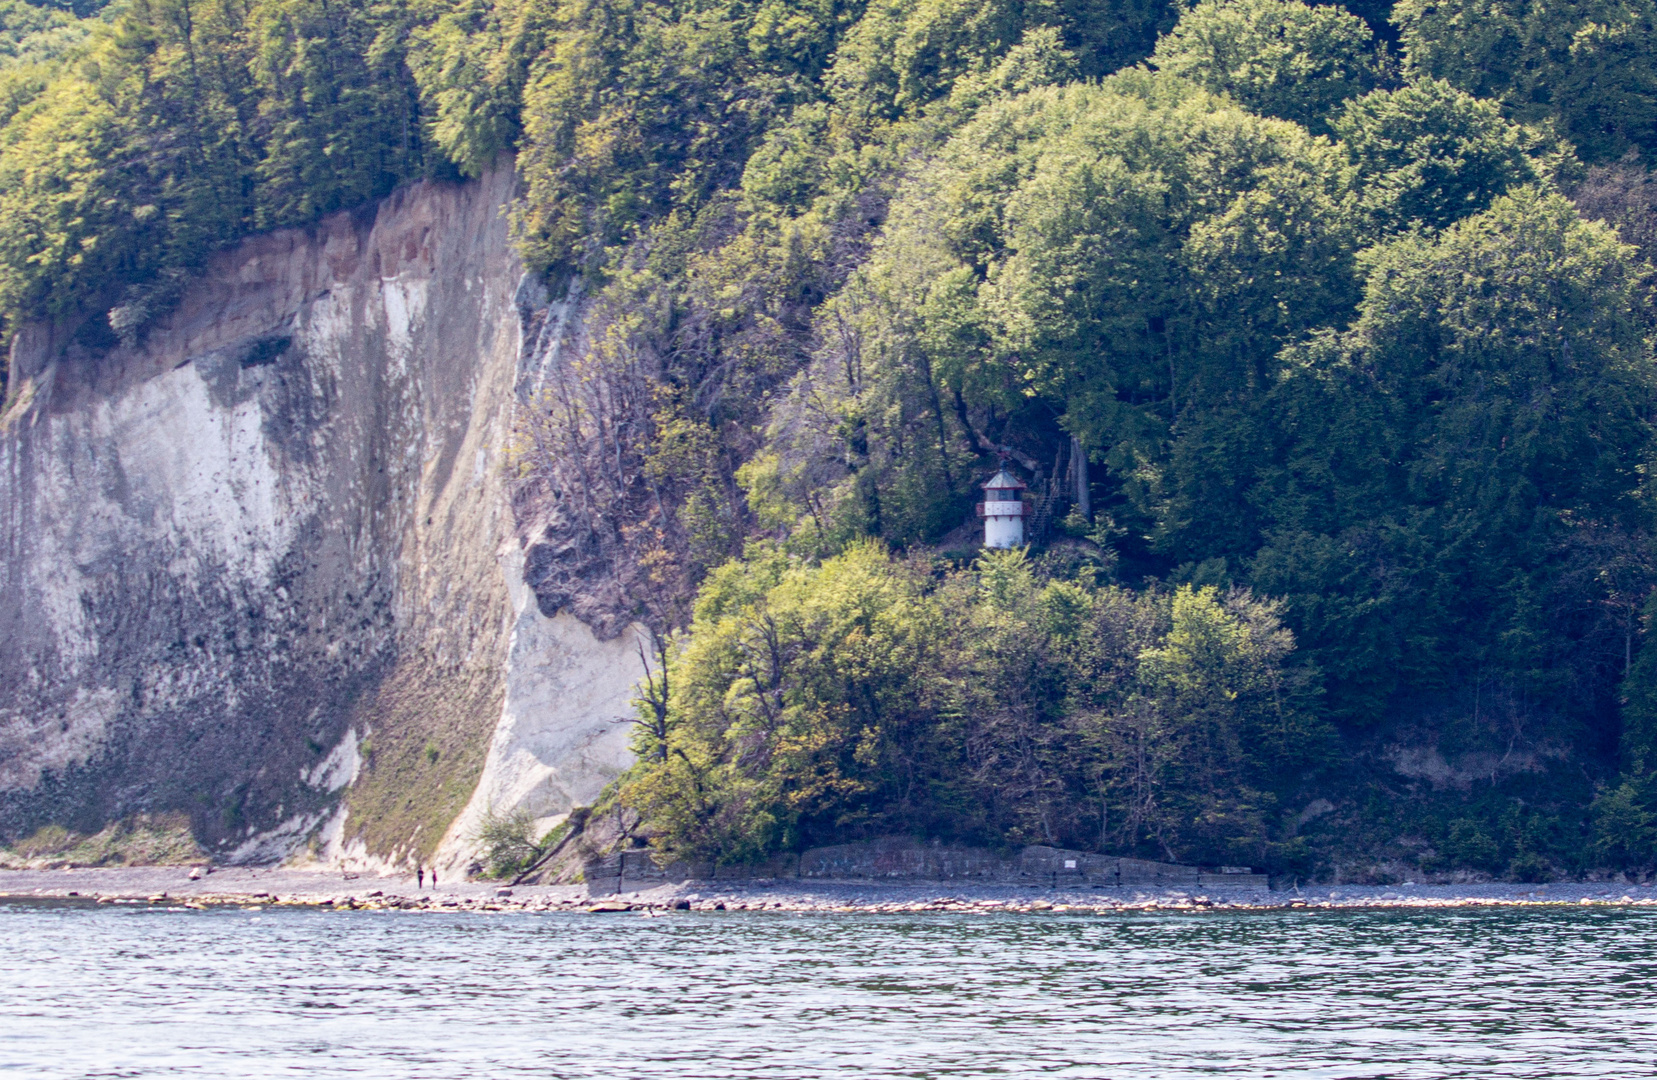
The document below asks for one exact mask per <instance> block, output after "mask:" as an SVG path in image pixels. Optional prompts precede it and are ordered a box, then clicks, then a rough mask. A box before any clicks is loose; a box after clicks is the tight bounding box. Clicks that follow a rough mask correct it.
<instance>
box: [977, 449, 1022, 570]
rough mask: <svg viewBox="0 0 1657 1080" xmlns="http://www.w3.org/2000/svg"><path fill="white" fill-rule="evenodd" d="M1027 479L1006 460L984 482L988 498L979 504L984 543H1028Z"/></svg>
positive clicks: (1006, 545) (995, 545)
mask: <svg viewBox="0 0 1657 1080" xmlns="http://www.w3.org/2000/svg"><path fill="white" fill-rule="evenodd" d="M1024 487H1025V485H1024V481H1022V480H1020V479H1018V478H1017V477H1015V476H1014V475H1013V474H1012V473H1010V472H1008V471H1007V463H1006V461H1005V460H1003V461H1002V462H1001V468H1000V470H999V471H997V472H996V474H995V475H994V476H992V477H990V479H989V481H988V482H986V483H985V484H984V501H983V502H981V503H979V504H978V516H979V517H981V518H983V519H984V546H985V547H990V548H1015V547H1022V546H1023V544H1024V499H1023V497H1022V495H1021V494H1020V493H1021V492H1023V490H1024Z"/></svg>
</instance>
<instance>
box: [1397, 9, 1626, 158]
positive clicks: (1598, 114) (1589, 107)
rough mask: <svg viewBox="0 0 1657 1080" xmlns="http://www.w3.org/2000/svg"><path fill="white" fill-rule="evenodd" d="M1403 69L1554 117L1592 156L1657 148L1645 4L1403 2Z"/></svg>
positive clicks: (1530, 115) (1516, 109)
mask: <svg viewBox="0 0 1657 1080" xmlns="http://www.w3.org/2000/svg"><path fill="white" fill-rule="evenodd" d="M1394 18H1395V19H1396V20H1397V22H1398V24H1399V26H1400V28H1401V30H1402V42H1403V45H1404V49H1405V64H1404V67H1405V71H1406V72H1407V73H1409V74H1410V75H1411V77H1412V78H1420V77H1434V78H1439V79H1444V80H1446V81H1448V82H1450V83H1452V84H1454V85H1455V86H1458V87H1460V88H1461V89H1463V90H1466V91H1467V92H1468V93H1471V94H1474V95H1475V96H1477V97H1481V98H1494V99H1496V100H1499V101H1500V102H1501V103H1502V105H1503V108H1505V109H1506V110H1507V111H1508V113H1509V115H1511V116H1512V117H1513V118H1515V119H1518V120H1522V121H1526V122H1539V121H1548V120H1551V121H1553V122H1555V123H1556V124H1557V125H1558V126H1559V129H1560V130H1561V132H1562V133H1563V134H1564V135H1566V136H1567V137H1568V138H1570V139H1571V141H1572V142H1573V143H1575V144H1576V147H1577V149H1578V151H1579V152H1580V153H1581V154H1582V156H1583V157H1584V158H1585V159H1586V160H1588V161H1591V162H1607V161H1615V160H1617V159H1618V158H1621V157H1622V156H1623V155H1624V154H1625V153H1627V152H1628V151H1629V150H1631V149H1632V150H1636V151H1638V152H1639V153H1640V154H1642V155H1643V156H1645V157H1646V158H1647V160H1648V161H1649V160H1650V159H1651V156H1652V154H1653V153H1657V67H1654V61H1653V55H1654V53H1653V47H1652V46H1653V34H1654V32H1657V23H1654V21H1653V19H1654V9H1653V7H1652V5H1651V4H1650V3H1649V2H1648V0H1636V2H1634V3H1621V2H1619V3H1605V2H1603V0H1449V2H1445V3H1441V2H1438V0H1431V2H1429V0H1402V2H1400V3H1399V4H1398V5H1397V6H1396V8H1395V9H1394Z"/></svg>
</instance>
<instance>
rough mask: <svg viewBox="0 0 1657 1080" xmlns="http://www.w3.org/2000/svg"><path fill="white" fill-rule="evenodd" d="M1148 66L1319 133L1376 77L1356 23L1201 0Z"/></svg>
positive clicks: (1323, 13) (1298, 8) (1228, 0)
mask: <svg viewBox="0 0 1657 1080" xmlns="http://www.w3.org/2000/svg"><path fill="white" fill-rule="evenodd" d="M1151 63H1152V64H1154V65H1155V66H1156V67H1157V68H1158V69H1159V70H1161V71H1166V72H1168V73H1169V74H1171V75H1179V76H1181V77H1183V78H1187V79H1191V80H1192V81H1194V82H1196V83H1199V84H1200V85H1201V86H1203V87H1204V88H1205V89H1207V90H1210V91H1212V92H1214V93H1216V94H1229V95H1230V96H1231V97H1234V98H1236V99H1237V100H1238V101H1239V102H1241V103H1242V104H1243V105H1244V106H1245V107H1246V108H1248V109H1250V110H1252V111H1253V112H1257V113H1261V114H1263V115H1265V116H1277V117H1281V118H1282V119H1284V120H1293V121H1295V122H1297V123H1300V124H1304V125H1306V126H1307V127H1308V128H1310V129H1312V130H1313V131H1316V132H1325V133H1326V132H1327V131H1328V130H1329V129H1328V121H1329V118H1330V117H1331V116H1332V115H1333V114H1334V113H1335V112H1336V111H1337V110H1338V109H1339V108H1340V106H1341V103H1342V102H1343V101H1346V100H1347V99H1348V98H1353V97H1356V96H1358V95H1359V94H1362V93H1364V92H1365V91H1367V90H1369V89H1370V88H1371V87H1373V86H1374V85H1375V84H1376V82H1377V81H1378V80H1379V78H1380V75H1381V64H1380V60H1379V54H1378V53H1377V52H1376V49H1375V45H1374V41H1373V38H1372V36H1371V34H1370V31H1369V27H1367V26H1365V25H1364V22H1363V20H1362V19H1359V18H1357V17H1356V16H1353V15H1350V14H1348V13H1347V12H1346V10H1345V9H1344V8H1340V7H1336V6H1333V5H1320V6H1316V7H1313V6H1311V5H1308V4H1303V3H1301V2H1300V0H1201V2H1200V3H1198V4H1197V5H1196V6H1195V7H1193V8H1191V9H1190V10H1189V11H1187V12H1186V13H1185V14H1184V15H1182V16H1180V20H1179V23H1178V24H1177V25H1175V27H1174V29H1173V30H1172V32H1170V33H1169V34H1167V35H1166V36H1164V37H1163V38H1162V40H1161V41H1159V42H1158V43H1157V47H1156V52H1155V53H1153V54H1152V56H1151Z"/></svg>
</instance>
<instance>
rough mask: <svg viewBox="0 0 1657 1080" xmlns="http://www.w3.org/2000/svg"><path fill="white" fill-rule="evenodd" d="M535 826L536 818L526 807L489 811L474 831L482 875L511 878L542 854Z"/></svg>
mask: <svg viewBox="0 0 1657 1080" xmlns="http://www.w3.org/2000/svg"><path fill="white" fill-rule="evenodd" d="M534 829H535V819H534V817H533V816H531V815H530V813H529V812H528V811H527V810H517V811H514V812H512V813H510V814H496V813H494V812H493V811H491V812H490V813H489V814H488V815H487V816H486V817H485V818H484V819H483V824H482V825H481V826H479V828H478V833H477V840H478V843H479V845H480V846H481V847H482V856H483V858H482V862H483V869H484V874H485V876H487V877H491V878H505V877H511V876H512V875H514V874H516V873H518V872H519V871H521V870H523V869H524V868H525V867H526V866H528V865H529V864H530V863H532V862H534V861H535V857H536V856H537V855H539V854H540V853H541V848H540V845H539V844H537V843H536V841H535V832H534Z"/></svg>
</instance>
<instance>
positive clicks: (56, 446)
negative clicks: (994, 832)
mask: <svg viewBox="0 0 1657 1080" xmlns="http://www.w3.org/2000/svg"><path fill="white" fill-rule="evenodd" d="M512 182H513V181H512V172H511V170H510V168H503V169H500V170H497V171H496V172H494V173H491V174H490V175H489V176H487V177H485V178H484V180H482V181H481V182H479V183H473V184H468V185H463V186H450V185H439V184H419V185H415V186H413V187H411V188H408V189H404V190H402V191H400V192H398V193H397V194H395V195H393V196H392V197H391V198H389V199H387V200H386V201H384V202H383V203H382V204H380V205H379V206H378V207H377V208H371V209H370V210H368V211H365V212H362V213H358V214H355V215H351V214H341V215H336V216H334V217H331V218H329V219H327V220H325V221H323V222H322V223H320V224H319V225H317V226H315V227H314V228H311V229H307V230H289V231H283V232H278V233H273V234H269V235H265V236H261V237H257V238H254V239H252V240H250V241H248V242H246V243H244V244H242V245H241V246H239V247H238V248H236V249H235V250H233V251H229V252H225V253H223V254H221V255H219V256H218V257H216V258H215V259H214V260H213V262H212V263H211V265H210V267H209V268H208V270H207V272H206V273H205V274H203V275H202V277H201V279H200V280H199V281H198V282H197V283H196V284H194V285H193V286H192V287H191V288H190V289H189V290H188V292H187V293H186V295H185V297H184V299H183V301H182V302H181V304H180V305H179V306H178V308H177V309H176V310H175V311H173V312H172V314H171V315H170V316H169V317H167V318H166V319H165V320H163V321H161V322H160V323H158V324H157V325H156V326H155V327H153V328H152V329H151V330H150V331H149V332H148V333H147V334H146V335H145V336H144V338H143V339H142V340H141V341H139V342H135V343H132V344H130V345H127V346H122V347H119V348H116V349H113V350H110V351H105V352H97V351H94V350H90V349H88V348H86V347H84V346H83V345H80V344H77V343H76V342H75V341H74V340H73V339H72V338H70V337H69V336H68V334H67V331H66V330H63V329H54V328H45V327H36V328H32V329H29V330H26V331H24V332H23V333H21V334H20V335H19V337H18V339H17V341H16V344H15V346H14V350H13V357H12V373H13V392H12V396H11V401H10V402H9V405H8V407H7V410H6V412H5V415H4V418H3V421H0V832H4V833H7V834H11V835H14V836H15V835H18V834H20V833H24V832H27V831H28V830H31V829H33V828H35V827H37V826H39V825H41V824H46V823H56V824H63V825H67V826H70V827H78V828H82V829H91V828H93V827H95V826H97V825H98V824H100V823H101V822H104V821H108V820H111V819H114V818H118V817H120V816H122V815H125V814H128V813H132V812H136V811H158V810H181V811H184V812H186V813H188V814H189V815H190V818H191V821H192V825H193V828H194V830H195V832H196V834H197V836H198V838H199V839H200V840H201V841H202V842H203V843H204V844H205V845H206V846H207V847H208V849H209V850H211V851H213V852H215V854H216V855H218V856H219V857H221V858H235V859H242V860H262V859H269V858H276V857H280V856H282V855H285V854H287V853H289V852H290V851H292V850H293V849H294V848H295V847H296V846H299V845H302V844H304V843H306V842H310V843H311V844H312V846H313V847H317V848H319V853H320V854H323V855H324V856H328V855H332V856H333V857H335V858H340V857H344V856H350V855H353V854H354V855H355V856H356V857H358V858H371V859H374V860H391V861H401V860H404V859H407V858H411V857H426V856H429V855H430V854H431V853H432V852H433V851H434V850H435V849H436V848H437V846H438V844H439V842H440V840H441V839H442V837H443V835H444V833H445V831H446V830H447V831H448V832H449V843H448V845H446V847H447V851H446V854H447V855H448V856H449V857H450V858H451V859H452V858H456V857H458V856H459V854H460V850H459V849H461V848H464V846H465V841H466V836H465V834H464V831H463V830H456V829H450V828H449V827H450V825H451V823H452V822H453V821H454V819H455V818H456V815H457V814H458V813H459V812H460V811H461V810H462V809H463V807H465V806H466V804H467V802H468V800H470V799H472V797H473V794H474V791H476V790H478V780H479V777H480V774H481V773H482V771H483V768H484V763H485V759H486V757H487V756H488V753H489V748H490V746H491V740H492V739H493V740H495V741H496V742H499V743H501V746H499V747H497V749H496V752H495V754H494V759H495V760H496V762H497V765H496V766H495V767H494V768H493V769H492V772H491V778H490V779H489V780H488V782H487V783H486V784H485V785H484V788H485V792H484V794H483V795H482V796H481V799H482V803H481V804H480V805H479V806H475V807H473V809H472V812H471V813H470V814H469V815H467V819H468V820H471V821H476V820H478V819H479V818H481V817H482V816H483V815H484V814H486V813H487V812H488V811H489V810H490V809H497V810H507V809H512V808H513V807H514V806H517V805H519V804H520V803H521V804H524V805H527V806H529V808H530V809H531V810H532V811H533V812H534V813H536V814H538V815H540V816H555V815H556V814H558V813H560V812H562V811H563V810H565V809H568V807H569V805H570V804H571V803H572V802H573V801H576V800H580V799H590V798H591V797H592V796H593V795H594V794H596V792H597V790H598V788H599V787H601V786H602V784H603V782H604V781H605V779H607V778H608V777H609V776H611V775H613V774H614V772H615V770H616V768H617V767H619V765H620V764H621V763H622V762H623V761H624V760H625V745H624V742H625V740H624V733H623V731H622V728H621V726H620V725H617V724H615V723H614V719H615V716H616V715H617V714H618V713H619V712H620V711H622V710H623V709H624V708H625V702H626V696H627V690H628V687H629V686H630V684H631V682H632V680H633V678H634V677H635V676H636V674H637V662H638V661H637V655H636V651H635V650H634V647H633V646H632V644H631V643H630V641H629V640H620V639H618V640H613V641H610V642H599V641H597V640H596V639H595V638H594V637H593V635H592V634H591V633H590V632H588V631H587V629H586V628H585V627H584V626H582V625H581V624H579V623H576V622H575V621H574V620H573V619H571V618H570V617H569V616H568V615H564V616H559V617H557V618H553V619H549V618H547V617H546V616H544V615H542V614H540V612H539V611H538V610H537V609H536V607H535V605H534V603H533V599H532V598H527V594H526V598H525V599H522V600H520V601H519V602H518V603H514V598H513V595H512V591H511V587H510V586H513V585H515V584H516V579H517V578H518V577H519V576H520V575H521V570H520V569H519V568H520V567H521V562H522V559H521V556H520V555H519V554H518V552H517V547H518V545H517V544H516V542H515V541H514V539H513V525H512V520H511V512H510V509H509V506H508V501H507V498H506V493H505V488H506V484H507V476H506V473H507V462H508V455H509V453H510V443H511V432H512V422H513V420H512V417H513V412H512V410H513V406H514V400H515V389H516V383H517V381H518V365H519V354H520V337H521V325H522V319H523V318H524V317H526V316H527V315H528V313H527V312H524V311H520V309H519V304H518V300H517V295H518V288H519V283H520V278H521V272H520V269H519V267H518V265H517V261H516V258H515V257H514V255H513V252H512V249H511V245H510V243H509V237H508V230H507V225H506V222H505V220H504V219H503V216H502V213H501V209H502V207H503V205H504V204H505V203H506V202H507V201H508V199H509V198H510V197H511V194H512ZM518 591H519V592H520V593H523V592H524V590H522V589H521V588H519V590H518ZM624 637H625V635H624ZM514 642H516V643H517V644H516V646H514ZM571 672H575V673H584V674H579V675H578V676H577V675H570V674H569V673H571ZM569 678H576V679H577V682H578V683H579V684H580V685H579V689H581V691H582V693H580V694H576V695H571V694H569V693H567V692H549V691H548V689H547V687H548V686H559V685H561V684H560V680H561V679H564V680H566V681H567V680H568V679H569ZM515 687H516V688H517V689H516V690H514V688H515ZM503 718H504V719H503ZM498 726H499V727H501V729H502V730H501V732H500V734H499V737H498V738H497V736H496V728H497V727H498ZM526 747H528V749H525V748H526ZM526 755H527V757H526ZM503 768H504V769H507V770H508V771H509V772H510V773H511V776H510V778H508V779H504V780H503V779H502V778H501V777H500V776H499V775H497V774H499V773H500V772H501V770H502V769H503ZM497 803H498V805H497ZM347 809H348V811H349V812H348V813H347V812H346V810H347Z"/></svg>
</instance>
